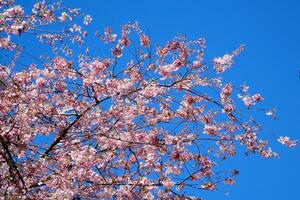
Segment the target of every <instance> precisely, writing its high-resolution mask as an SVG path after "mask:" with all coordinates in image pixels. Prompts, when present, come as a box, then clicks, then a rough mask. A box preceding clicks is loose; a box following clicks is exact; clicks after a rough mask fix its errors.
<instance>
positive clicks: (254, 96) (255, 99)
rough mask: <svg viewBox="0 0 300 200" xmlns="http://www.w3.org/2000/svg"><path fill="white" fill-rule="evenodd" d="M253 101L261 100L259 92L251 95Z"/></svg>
mask: <svg viewBox="0 0 300 200" xmlns="http://www.w3.org/2000/svg"><path fill="white" fill-rule="evenodd" d="M252 99H253V101H262V100H263V97H262V96H261V94H255V95H253V96H252Z"/></svg>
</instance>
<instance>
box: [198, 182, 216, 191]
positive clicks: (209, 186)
mask: <svg viewBox="0 0 300 200" xmlns="http://www.w3.org/2000/svg"><path fill="white" fill-rule="evenodd" d="M201 188H203V189H205V190H210V191H213V190H215V189H216V184H214V183H211V182H206V183H203V184H202V185H201Z"/></svg>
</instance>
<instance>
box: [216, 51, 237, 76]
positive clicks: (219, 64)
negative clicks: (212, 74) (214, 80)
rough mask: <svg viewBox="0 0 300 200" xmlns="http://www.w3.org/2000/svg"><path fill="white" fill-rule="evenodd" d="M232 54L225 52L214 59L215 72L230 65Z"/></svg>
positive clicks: (221, 70)
mask: <svg viewBox="0 0 300 200" xmlns="http://www.w3.org/2000/svg"><path fill="white" fill-rule="evenodd" d="M232 58H233V55H229V54H226V55H224V56H223V57H218V58H215V59H214V67H215V70H216V71H217V73H223V72H225V71H226V70H227V69H229V68H230V67H231V65H232V64H233V61H232Z"/></svg>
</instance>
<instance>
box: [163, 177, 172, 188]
mask: <svg viewBox="0 0 300 200" xmlns="http://www.w3.org/2000/svg"><path fill="white" fill-rule="evenodd" d="M161 184H162V185H163V186H164V187H166V188H167V189H171V187H173V186H174V182H173V181H171V179H170V178H167V177H166V178H164V180H163V181H162V182H161Z"/></svg>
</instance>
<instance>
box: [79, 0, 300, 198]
mask: <svg viewBox="0 0 300 200" xmlns="http://www.w3.org/2000/svg"><path fill="white" fill-rule="evenodd" d="M73 5H74V6H80V7H81V8H82V9H83V11H84V12H86V13H89V14H91V15H92V16H93V19H94V23H95V24H96V25H97V26H98V27H99V29H100V30H103V28H104V27H106V26H111V27H112V28H113V29H114V30H116V31H118V30H119V28H120V25H122V24H124V23H126V22H128V21H131V22H132V21H138V22H139V24H140V25H141V26H142V27H143V28H148V29H149V31H150V35H151V38H152V41H154V42H155V43H160V44H163V43H164V42H166V41H167V40H169V39H172V38H173V37H174V36H175V35H176V34H177V33H182V34H185V35H187V36H188V37H189V38H191V39H196V38H198V37H205V38H206V40H207V50H206V58H208V59H210V58H212V57H214V56H221V55H223V54H224V53H227V52H230V51H232V50H233V49H235V48H236V47H238V46H239V45H240V44H245V45H246V51H245V52H243V53H242V54H241V55H240V56H239V57H238V58H237V59H236V65H235V66H234V67H233V68H232V70H231V71H230V72H229V73H228V74H227V75H226V76H227V78H228V79H231V80H232V81H233V82H235V83H237V84H239V83H243V81H246V83H247V84H249V85H250V87H251V88H252V89H253V90H252V91H258V92H261V93H262V94H263V95H264V97H265V101H266V102H267V104H268V105H270V106H274V107H276V108H277V110H278V120H277V121H271V120H270V121H266V122H265V123H266V126H267V128H268V129H270V130H274V131H276V132H277V133H278V134H279V135H281V134H282V135H289V136H290V137H292V138H295V139H298V140H300V136H299V134H300V125H299V124H300V116H299V115H300V100H299V98H300V78H299V73H298V70H299V69H300V45H299V44H300V26H299V25H300V1H297V0H285V1H282V0H251V1H250V0H244V1H240V0H227V1H221V0H210V1H204V0H186V1H179V0H163V1H162V0H152V1H148V0H130V1H122V0H116V1H95V0H94V1H93V0H85V1H77V3H76V4H73ZM266 134H269V133H266ZM267 137H270V135H268V136H267ZM273 149H274V150H275V151H277V152H278V153H280V155H281V158H280V159H271V160H266V159H262V158H259V157H256V156H250V157H245V156H239V157H238V158H236V159H234V160H231V161H229V162H228V165H229V166H234V167H237V168H239V169H240V170H241V175H240V176H239V178H238V181H237V185H235V186H233V187H232V188H229V189H230V193H229V195H227V196H226V195H225V193H226V191H219V192H216V193H211V194H207V193H205V195H204V196H206V197H207V199H228V200H240V199H243V200H248V199H249V200H253V199H255V200H265V199H272V200H282V199H291V200H294V199H295V200H296V199H300V191H299V179H300V173H299V169H300V156H299V153H300V150H299V148H296V149H292V150H290V149H287V148H285V147H284V146H281V145H278V144H276V143H274V144H273ZM224 164H226V163H224Z"/></svg>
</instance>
